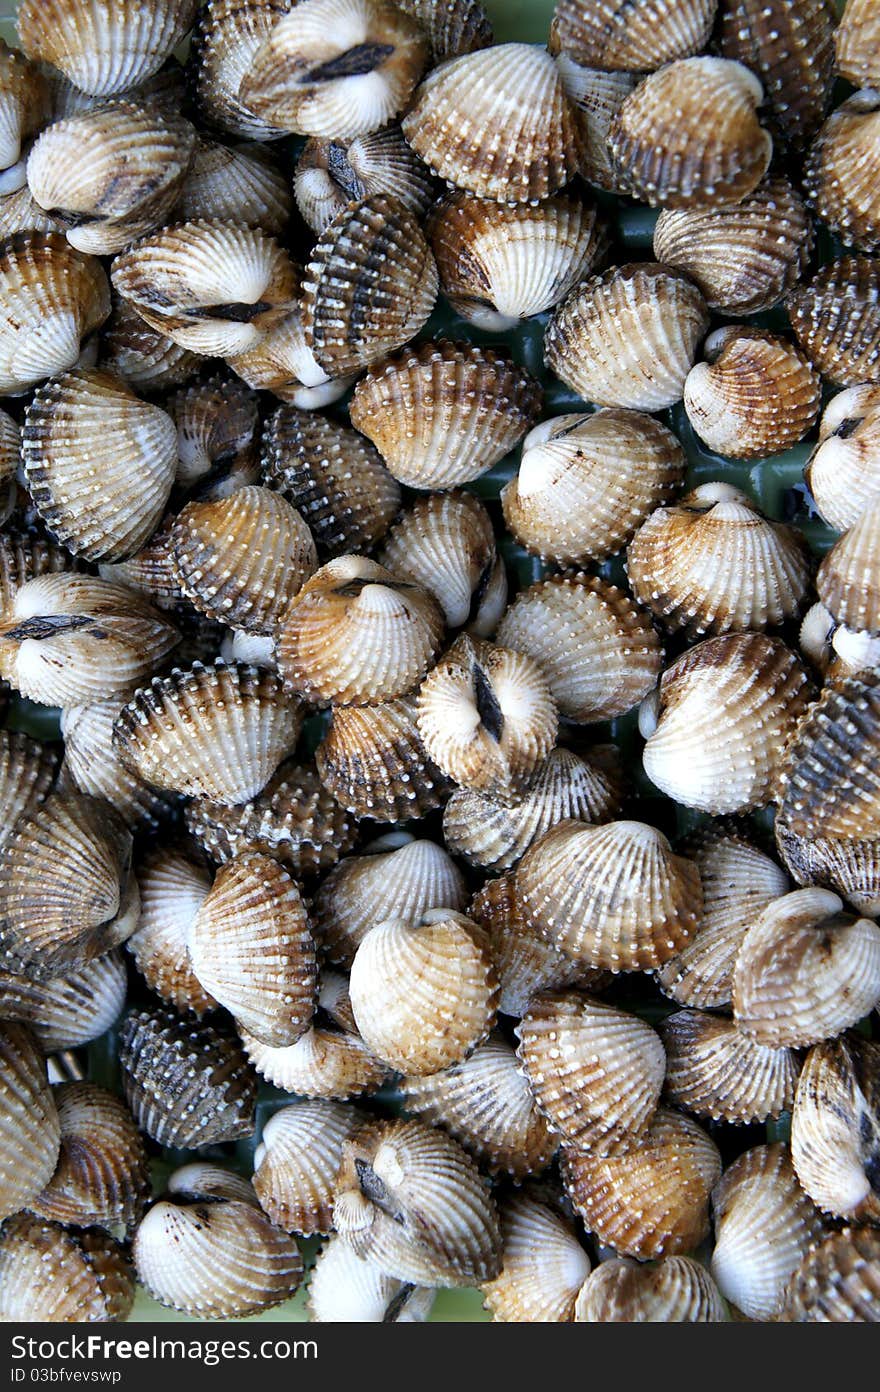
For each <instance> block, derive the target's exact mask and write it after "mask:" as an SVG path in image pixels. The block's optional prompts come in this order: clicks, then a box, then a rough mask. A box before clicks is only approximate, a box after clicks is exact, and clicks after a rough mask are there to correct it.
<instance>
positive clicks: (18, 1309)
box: [0, 1213, 135, 1324]
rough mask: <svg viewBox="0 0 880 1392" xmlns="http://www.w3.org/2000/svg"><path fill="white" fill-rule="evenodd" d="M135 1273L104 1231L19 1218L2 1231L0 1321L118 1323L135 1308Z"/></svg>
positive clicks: (0, 1249)
mask: <svg viewBox="0 0 880 1392" xmlns="http://www.w3.org/2000/svg"><path fill="white" fill-rule="evenodd" d="M134 1290H135V1287H134V1272H133V1271H132V1269H131V1266H130V1263H129V1260H128V1258H127V1256H126V1255H125V1253H124V1251H123V1249H122V1247H120V1245H119V1244H118V1243H117V1242H115V1241H114V1239H113V1238H112V1237H111V1236H110V1234H109V1233H107V1232H104V1231H102V1229H100V1228H87V1229H85V1230H84V1231H80V1230H77V1229H70V1228H64V1227H62V1226H61V1224H60V1223H47V1222H46V1221H45V1220H44V1219H42V1218H37V1217H35V1216H34V1215H33V1214H30V1213H19V1214H17V1215H16V1217H14V1218H10V1219H9V1220H8V1221H7V1222H6V1223H4V1224H3V1227H2V1228H0V1319H2V1320H3V1321H4V1323H6V1322H9V1323H17V1322H19V1321H25V1322H30V1321H31V1320H41V1321H45V1322H46V1323H49V1324H79V1323H89V1324H93V1323H113V1324H115V1323H118V1322H120V1321H123V1320H126V1319H128V1317H129V1315H130V1314H131V1308H132V1305H133V1304H134Z"/></svg>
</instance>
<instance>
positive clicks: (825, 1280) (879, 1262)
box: [779, 1228, 880, 1324]
mask: <svg viewBox="0 0 880 1392" xmlns="http://www.w3.org/2000/svg"><path fill="white" fill-rule="evenodd" d="M878 1300H880V1233H878V1232H877V1229H876V1228H844V1229H843V1231H842V1232H835V1233H832V1234H831V1235H830V1237H826V1238H825V1239H824V1241H822V1242H819V1243H817V1244H816V1246H814V1247H811V1248H810V1250H809V1251H808V1252H807V1253H806V1255H805V1256H804V1257H803V1259H802V1261H801V1263H800V1265H799V1266H798V1268H797V1270H796V1271H795V1273H794V1275H793V1276H792V1278H791V1281H790V1282H789V1284H788V1288H787V1290H786V1292H785V1301H784V1304H783V1306H782V1311H781V1313H780V1315H779V1319H780V1321H781V1322H783V1323H787V1324H800V1323H808V1322H817V1323H818V1322H821V1323H822V1324H876V1322H877V1303H878Z"/></svg>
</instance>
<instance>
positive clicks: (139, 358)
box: [0, 208, 203, 393]
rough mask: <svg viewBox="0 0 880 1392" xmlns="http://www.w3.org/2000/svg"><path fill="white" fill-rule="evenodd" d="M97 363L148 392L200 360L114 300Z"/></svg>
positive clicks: (174, 381)
mask: <svg viewBox="0 0 880 1392" xmlns="http://www.w3.org/2000/svg"><path fill="white" fill-rule="evenodd" d="M0 211H2V208H0ZM99 361H100V366H101V368H102V369H103V370H104V371H105V372H109V373H111V374H112V375H113V376H114V377H121V378H122V380H123V382H127V383H128V385H129V386H130V387H131V389H132V390H133V391H141V392H146V393H152V392H159V391H165V390H166V389H168V388H171V387H179V386H180V385H181V383H183V382H186V381H187V380H188V379H189V378H190V377H192V376H193V375H194V373H195V372H196V371H197V370H198V368H199V366H200V364H201V363H202V362H203V358H202V357H201V356H200V354H198V353H191V352H190V351H189V349H188V348H181V346H180V344H179V343H174V342H173V341H172V339H170V338H167V337H166V336H165V334H162V333H159V332H158V330H156V329H153V328H151V327H150V325H149V324H147V323H146V321H145V320H143V319H142V318H141V316H140V315H139V314H138V313H137V311H136V310H135V309H133V308H132V306H131V305H130V304H129V303H128V301H127V300H120V299H116V300H115V302H114V305H113V309H112V311H111V314H110V318H109V319H108V320H107V322H106V324H105V325H104V328H103V330H102V332H101V339H100V348H99Z"/></svg>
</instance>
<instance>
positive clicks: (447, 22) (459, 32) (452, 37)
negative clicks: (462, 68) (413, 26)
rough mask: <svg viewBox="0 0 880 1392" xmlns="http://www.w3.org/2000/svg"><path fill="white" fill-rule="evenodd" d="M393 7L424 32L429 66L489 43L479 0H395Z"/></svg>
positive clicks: (487, 21)
mask: <svg viewBox="0 0 880 1392" xmlns="http://www.w3.org/2000/svg"><path fill="white" fill-rule="evenodd" d="M397 8H398V9H399V10H403V12H404V14H408V15H412V17H413V19H417V20H418V22H419V24H420V25H421V26H422V29H423V30H424V31H425V34H426V35H427V38H428V42H429V46H430V54H431V60H433V61H430V66H431V67H436V66H437V65H438V64H439V63H445V62H446V61H447V60H448V59H449V58H460V57H461V55H462V54H463V53H474V52H475V51H476V49H478V48H489V47H490V46H491V43H492V38H493V35H492V24H491V21H490V19H489V16H488V15H487V14H486V11H485V10H484V8H483V6H482V5H481V4H480V3H479V0H452V3H451V4H450V3H449V0H398V5H397Z"/></svg>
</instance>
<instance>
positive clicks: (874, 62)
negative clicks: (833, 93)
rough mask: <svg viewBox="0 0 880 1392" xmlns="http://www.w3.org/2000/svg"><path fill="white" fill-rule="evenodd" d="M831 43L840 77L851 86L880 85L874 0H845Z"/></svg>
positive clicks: (879, 19) (879, 33)
mask: <svg viewBox="0 0 880 1392" xmlns="http://www.w3.org/2000/svg"><path fill="white" fill-rule="evenodd" d="M834 43H835V48H836V56H837V64H836V66H837V71H838V72H839V73H840V75H841V77H846V78H848V79H849V81H850V82H851V83H852V84H853V86H854V87H877V86H880V61H878V43H880V16H878V14H877V9H876V5H875V3H874V0H847V5H846V8H845V9H844V11H843V15H842V17H841V20H840V23H839V25H838V26H837V31H836V33H835V35H834Z"/></svg>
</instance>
